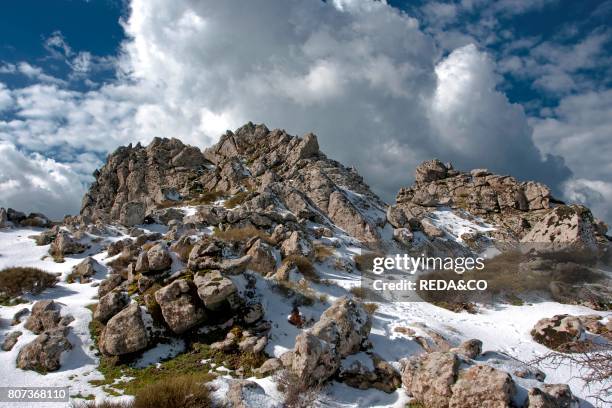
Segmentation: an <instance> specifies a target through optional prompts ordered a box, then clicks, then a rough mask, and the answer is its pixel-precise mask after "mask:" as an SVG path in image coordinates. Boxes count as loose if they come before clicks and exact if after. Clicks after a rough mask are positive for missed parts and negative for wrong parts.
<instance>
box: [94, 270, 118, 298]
mask: <svg viewBox="0 0 612 408" xmlns="http://www.w3.org/2000/svg"><path fill="white" fill-rule="evenodd" d="M121 282H123V278H121V275H119V274H117V273H112V274H110V275H108V278H106V279H104V280H103V281H102V282H100V286H98V296H99V297H102V296H104V295H106V294H107V293H108V292H110V291H111V290H113V289H115V288H116V287H117V286H119V285H120V284H121Z"/></svg>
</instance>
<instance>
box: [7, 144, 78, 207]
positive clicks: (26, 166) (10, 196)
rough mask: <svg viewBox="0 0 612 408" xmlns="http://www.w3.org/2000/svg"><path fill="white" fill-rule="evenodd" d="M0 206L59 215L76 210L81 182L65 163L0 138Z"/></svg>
mask: <svg viewBox="0 0 612 408" xmlns="http://www.w3.org/2000/svg"><path fill="white" fill-rule="evenodd" d="M0 157H1V158H2V166H0V192H1V194H0V206H3V207H9V206H12V207H15V208H17V209H19V210H21V211H31V212H43V213H45V214H46V215H48V216H49V217H53V218H61V217H63V216H64V215H66V214H67V213H76V212H78V210H79V207H80V200H81V197H82V195H83V193H84V191H85V183H84V182H83V180H81V178H80V176H79V175H78V174H77V173H76V172H75V171H73V169H72V168H71V167H70V165H69V164H62V163H58V162H56V161H54V160H52V159H48V158H45V157H43V156H41V155H40V154H36V153H35V154H30V155H28V154H25V153H24V152H22V151H20V150H19V149H17V148H16V147H15V145H13V144H11V143H9V142H6V141H0Z"/></svg>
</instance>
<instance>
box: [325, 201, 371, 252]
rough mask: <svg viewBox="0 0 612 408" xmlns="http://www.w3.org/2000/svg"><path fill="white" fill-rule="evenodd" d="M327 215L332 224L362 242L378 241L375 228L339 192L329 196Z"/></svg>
mask: <svg viewBox="0 0 612 408" xmlns="http://www.w3.org/2000/svg"><path fill="white" fill-rule="evenodd" d="M327 214H328V216H329V218H330V219H331V220H332V221H333V222H334V224H336V225H337V226H338V227H340V228H342V229H343V230H344V231H346V232H347V233H348V234H350V235H351V236H353V237H355V238H357V239H358V240H360V241H362V242H367V243H377V242H378V241H379V239H380V236H379V235H378V232H377V230H376V227H375V226H374V225H372V224H371V223H370V221H368V219H367V218H366V217H365V216H364V215H363V214H361V213H360V212H359V210H358V209H357V208H356V207H355V206H354V205H353V204H352V203H351V202H350V200H348V199H347V198H346V197H345V196H344V195H343V194H342V193H341V192H339V191H334V192H333V193H331V194H330V196H329V206H328V208H327Z"/></svg>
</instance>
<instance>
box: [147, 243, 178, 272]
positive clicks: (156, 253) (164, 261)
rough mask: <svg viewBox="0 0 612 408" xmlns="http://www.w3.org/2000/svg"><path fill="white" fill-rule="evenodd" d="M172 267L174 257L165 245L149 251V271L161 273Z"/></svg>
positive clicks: (156, 246)
mask: <svg viewBox="0 0 612 408" xmlns="http://www.w3.org/2000/svg"><path fill="white" fill-rule="evenodd" d="M171 265H172V257H171V256H170V253H169V252H168V249H167V248H166V247H165V246H164V245H163V244H161V243H160V244H156V245H154V246H153V247H151V249H149V250H148V251H147V267H146V270H147V271H151V272H160V271H164V270H166V269H168V268H170V266H171Z"/></svg>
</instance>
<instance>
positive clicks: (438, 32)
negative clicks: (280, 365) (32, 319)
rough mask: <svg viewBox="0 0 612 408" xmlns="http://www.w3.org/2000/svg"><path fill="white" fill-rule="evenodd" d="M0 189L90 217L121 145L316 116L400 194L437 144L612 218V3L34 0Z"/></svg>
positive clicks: (2, 107) (454, 158) (466, 162)
mask: <svg viewBox="0 0 612 408" xmlns="http://www.w3.org/2000/svg"><path fill="white" fill-rule="evenodd" d="M1 7H2V10H1V11H2V12H1V13H0V160H1V162H2V165H1V166H0V206H4V207H14V208H17V209H20V210H22V211H42V212H45V213H47V214H48V215H49V216H51V217H55V218H60V217H62V216H63V215H65V214H76V213H78V211H79V208H80V202H81V198H82V196H83V193H84V192H85V191H86V189H87V187H88V185H89V183H91V181H92V180H93V178H92V173H93V171H94V170H95V169H96V168H98V167H100V166H101V165H102V164H103V163H104V160H105V157H106V156H107V154H109V153H110V152H112V151H114V150H115V149H116V148H117V147H118V146H121V145H126V144H129V143H135V142H139V141H140V142H142V143H148V142H149V141H150V140H151V139H152V138H154V137H157V136H159V137H177V138H179V139H181V140H183V141H184V142H185V143H189V144H193V145H196V146H199V147H202V148H203V147H206V146H210V145H211V144H213V143H215V142H216V141H217V140H218V137H219V136H220V135H221V134H222V133H224V132H225V131H226V130H227V129H236V128H237V127H239V126H241V125H242V124H244V123H246V122H248V121H252V122H254V123H265V124H266V125H267V126H268V127H269V128H270V129H272V128H283V129H286V130H287V131H288V132H289V133H291V134H297V135H302V134H304V133H307V132H311V131H312V132H314V133H316V134H317V135H318V137H319V144H320V146H321V149H322V150H323V151H324V152H325V153H326V154H327V155H328V156H329V157H331V158H334V159H336V160H339V161H341V162H342V163H344V164H345V165H349V166H354V167H356V168H357V169H358V171H359V172H360V173H361V174H362V175H363V176H364V178H365V180H366V181H367V182H368V183H369V184H370V185H371V187H372V189H373V190H374V191H375V192H377V193H378V194H380V195H381V196H382V197H383V198H384V199H386V200H387V201H388V202H392V201H393V199H394V197H395V194H396V193H397V191H398V189H399V188H400V187H402V186H407V185H409V184H411V183H412V181H413V177H414V167H415V166H416V165H418V164H419V163H420V162H421V161H423V160H428V159H431V158H433V157H437V158H439V159H441V160H443V161H445V162H452V163H453V164H454V166H455V167H456V168H459V169H463V170H469V169H472V168H488V169H490V170H491V171H494V172H496V173H501V174H511V175H513V176H515V177H517V178H518V179H520V180H537V181H540V182H543V183H546V184H548V185H549V186H550V187H551V188H552V189H553V192H554V194H555V196H556V197H558V198H560V199H563V200H565V201H568V202H578V203H583V204H586V205H588V206H590V207H591V208H592V209H593V211H594V213H595V215H596V216H598V217H600V218H602V219H604V220H606V221H607V222H608V223H609V222H611V221H612V204H611V203H612V160H610V156H611V155H612V134H611V133H612V89H611V82H612V75H611V73H612V64H611V59H612V28H611V27H610V24H609V21H612V0H601V1H594V0H582V1H573V0H497V1H485V0H456V1H439V2H432V1H406V0H389V1H387V2H384V1H373V0H328V1H321V0H252V1H248V2H244V1H238V0H227V1H221V2H220V1H209V0H199V1H195V0H131V1H123V0H97V1H96V0H90V1H84V0H56V1H54V2H41V1H34V0H20V1H19V2H16V1H13V2H4V3H3V4H2V6H1Z"/></svg>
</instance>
